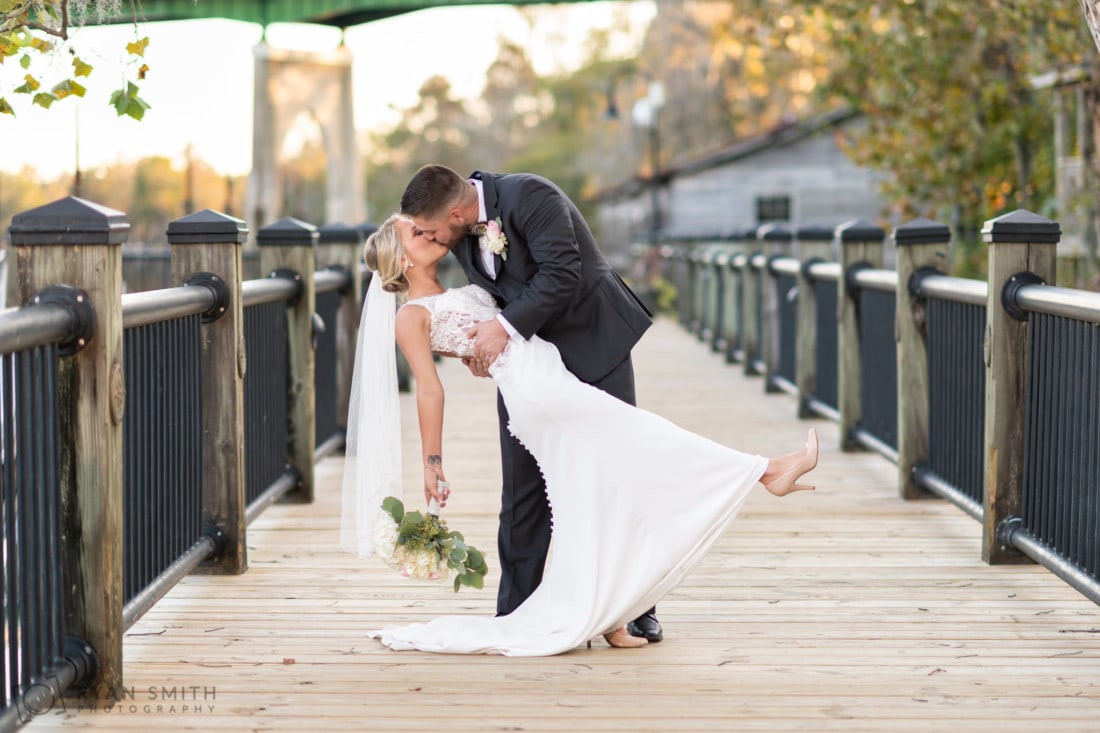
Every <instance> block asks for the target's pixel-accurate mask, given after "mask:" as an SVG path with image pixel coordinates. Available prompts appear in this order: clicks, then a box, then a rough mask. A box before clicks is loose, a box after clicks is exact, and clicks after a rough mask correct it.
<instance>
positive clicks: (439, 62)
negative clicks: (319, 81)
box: [0, 0, 655, 180]
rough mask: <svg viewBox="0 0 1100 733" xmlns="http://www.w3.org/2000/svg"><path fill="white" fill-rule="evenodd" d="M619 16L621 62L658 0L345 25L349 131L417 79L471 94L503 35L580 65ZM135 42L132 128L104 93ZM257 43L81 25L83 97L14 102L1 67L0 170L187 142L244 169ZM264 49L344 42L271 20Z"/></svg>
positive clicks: (167, 28) (69, 167) (379, 114)
mask: <svg viewBox="0 0 1100 733" xmlns="http://www.w3.org/2000/svg"><path fill="white" fill-rule="evenodd" d="M624 8H625V10H626V12H628V13H629V24H628V25H629V27H630V29H631V31H632V33H624V34H622V38H621V41H620V42H621V48H616V49H613V50H612V52H613V53H614V54H616V55H623V56H629V55H632V54H633V53H634V52H635V50H636V47H637V43H638V41H639V39H640V35H641V33H642V32H643V31H644V28H645V24H646V23H647V22H648V21H649V20H650V19H651V18H652V16H653V14H654V12H655V8H654V0H634V1H633V2H589V3H576V4H559V5H555V6H539V7H537V9H536V10H535V12H536V13H537V18H538V22H537V23H536V24H535V25H536V29H535V30H532V29H531V27H530V25H529V24H528V22H527V21H526V19H525V18H524V17H523V15H522V14H521V13H520V12H519V11H518V10H517V9H515V8H514V7H512V6H507V5H483V6H469V7H447V8H435V9H430V10H423V11H418V12H415V13H407V14H404V15H400V16H396V17H393V18H389V19H386V20H381V21H375V22H373V23H366V24H363V25H359V26H355V27H353V28H349V29H348V30H347V32H346V35H345V44H346V45H347V46H348V48H349V49H350V50H351V52H352V55H353V58H354V66H353V68H352V79H353V84H354V97H355V112H354V114H355V125H356V128H357V129H358V130H360V131H364V130H375V129H379V128H380V127H385V126H387V125H388V124H392V121H393V120H394V119H395V113H394V111H393V110H394V109H395V108H397V109H401V108H406V107H409V106H412V104H414V103H415V101H416V99H417V92H418V90H419V88H420V86H421V84H422V83H423V82H424V81H425V80H426V79H427V78H429V77H431V76H433V75H436V74H440V75H443V76H445V77H446V78H447V79H448V80H449V81H450V83H451V86H452V88H453V90H454V93H455V94H456V96H459V97H462V98H469V97H474V96H476V95H477V94H478V93H479V92H480V91H481V89H482V87H483V85H484V78H485V71H486V69H487V68H488V67H489V65H490V64H491V63H492V61H493V60H494V59H495V58H496V55H497V50H498V42H497V39H498V38H500V37H506V38H508V39H510V40H513V41H516V42H519V43H520V44H521V45H525V46H526V47H527V48H528V53H529V55H530V58H531V60H532V63H533V65H534V67H535V70H536V71H537V72H539V73H540V74H547V73H551V72H554V71H559V70H570V69H573V68H576V66H577V65H578V63H579V62H580V60H581V54H582V50H583V49H582V43H583V41H584V39H585V38H587V36H588V31H589V29H592V28H607V27H609V26H611V25H612V23H613V22H615V18H616V12H617V11H618V12H621V11H622V10H623V9H624ZM144 35H148V36H149V38H150V44H149V46H148V49H147V51H146V54H145V63H147V64H148V65H149V67H150V68H149V73H148V76H147V77H146V79H145V81H144V82H142V83H141V92H140V94H141V96H142V98H143V99H145V100H146V101H147V102H148V103H149V104H150V106H151V108H150V109H149V110H148V111H147V112H146V114H145V119H144V120H142V121H140V122H138V121H135V120H131V119H130V118H128V117H118V116H117V115H116V114H115V111H114V109H113V108H111V107H110V106H109V104H108V99H109V98H110V94H111V91H112V90H113V89H117V88H119V87H120V86H122V85H123V83H124V79H125V78H127V75H128V76H129V78H133V69H132V68H131V69H127V67H126V65H125V64H124V63H122V62H121V61H120V59H121V57H123V56H125V53H124V49H125V45H126V43H127V42H129V41H133V40H135V39H136V38H140V37H141V36H144ZM261 35H262V29H261V27H260V26H259V25H254V24H250V23H241V22H238V21H230V20H218V19H209V20H194V21H179V22H165V23H147V24H143V25H141V26H139V27H138V29H136V30H135V28H134V26H132V25H124V26H114V27H88V28H82V29H79V30H78V31H76V32H75V33H74V34H73V39H72V43H73V45H74V46H75V48H76V49H77V52H78V55H79V56H80V57H81V58H82V59H83V60H84V61H85V62H87V63H90V64H92V66H93V67H94V71H93V73H92V76H91V77H90V78H89V79H88V80H87V85H86V86H87V87H88V92H87V94H86V96H85V97H84V98H83V99H80V98H73V97H70V98H68V99H65V100H62V101H60V102H57V103H55V104H54V105H53V107H52V108H51V109H49V110H42V109H40V108H38V107H33V106H31V105H29V104H28V103H27V102H28V101H29V100H27V99H25V98H23V95H11V94H10V90H11V89H12V88H13V87H15V86H18V85H19V84H21V83H22V75H23V74H24V73H25V72H24V71H23V70H22V69H21V68H20V67H19V66H18V64H15V63H11V62H10V61H9V62H8V63H5V64H3V65H0V88H2V89H3V90H4V92H5V94H6V95H7V96H8V97H9V100H10V101H12V103H13V106H14V107H15V108H16V115H17V116H16V117H15V118H12V117H11V116H10V115H0V171H5V172H19V171H21V170H23V168H24V166H25V165H31V166H33V167H34V168H35V170H36V172H37V174H38V177H39V178H40V179H42V180H49V179H54V178H56V177H58V176H60V175H65V174H71V173H72V172H73V171H74V170H75V168H76V161H77V160H79V162H80V167H81V168H82V169H83V170H89V169H92V168H97V167H101V166H104V165H108V164H110V163H113V162H118V161H131V160H137V159H139V158H142V157H146V156H150V155H164V156H167V157H170V158H173V159H177V160H182V159H183V156H184V153H185V150H186V148H187V146H188V145H190V146H191V147H192V152H193V154H194V155H195V157H197V158H199V159H202V160H204V161H206V162H207V163H208V164H210V165H211V166H213V167H214V168H215V169H216V170H218V171H219V172H222V173H227V174H233V175H241V174H245V173H247V172H248V170H249V169H250V168H251V157H252V148H251V131H252V78H253V64H254V60H253V48H254V47H255V46H256V44H257V43H258V42H259V41H260V39H261ZM267 41H268V43H269V44H270V45H271V46H273V47H278V48H287V49H306V50H309V49H318V50H321V49H329V48H333V47H335V46H336V45H338V44H339V42H340V31H339V30H338V29H334V28H325V27H319V26H306V25H291V24H275V25H272V26H270V27H269V28H268V30H267ZM51 64H53V65H57V66H58V67H59V68H60V69H61V70H65V69H67V68H68V66H69V56H68V54H64V53H63V54H60V55H57V56H55V57H53V58H52V59H49V60H39V61H36V62H35V64H34V65H33V66H32V67H31V69H30V70H31V71H32V72H34V73H36V74H43V75H48V72H49V71H50V65H51ZM49 85H50V86H52V83H51V84H49Z"/></svg>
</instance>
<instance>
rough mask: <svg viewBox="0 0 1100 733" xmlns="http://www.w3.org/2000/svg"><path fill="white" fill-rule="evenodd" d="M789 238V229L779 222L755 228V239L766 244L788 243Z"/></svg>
mask: <svg viewBox="0 0 1100 733" xmlns="http://www.w3.org/2000/svg"><path fill="white" fill-rule="evenodd" d="M791 236H792V235H791V228H790V227H789V226H787V225H786V224H785V223H783V222H781V221H769V222H768V223H767V224H761V225H760V226H758V227H757V228H756V238H757V239H763V240H765V241H768V242H789V241H791Z"/></svg>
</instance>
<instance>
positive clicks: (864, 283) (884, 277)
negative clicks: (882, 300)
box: [852, 267, 898, 293]
mask: <svg viewBox="0 0 1100 733" xmlns="http://www.w3.org/2000/svg"><path fill="white" fill-rule="evenodd" d="M852 281H853V282H854V283H855V284H856V285H858V286H859V287H861V288H863V289H865V290H880V291H882V292H884V293H896V292H897V291H898V273H897V272H896V271H895V270H876V269H874V268H871V267H867V268H864V269H862V270H856V271H855V272H853V273H852Z"/></svg>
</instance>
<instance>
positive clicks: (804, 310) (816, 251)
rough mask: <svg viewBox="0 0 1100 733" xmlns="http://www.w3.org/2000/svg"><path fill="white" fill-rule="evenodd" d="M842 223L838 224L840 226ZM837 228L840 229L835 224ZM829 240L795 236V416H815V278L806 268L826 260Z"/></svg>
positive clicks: (830, 252) (827, 258)
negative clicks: (811, 400)
mask: <svg viewBox="0 0 1100 733" xmlns="http://www.w3.org/2000/svg"><path fill="white" fill-rule="evenodd" d="M843 226H845V225H843V224H842V225H841V227H843ZM836 231H837V232H839V231H840V228H839V227H838V228H837V230H836ZM832 240H833V237H832V236H830V237H829V238H828V239H822V238H821V237H807V238H805V239H803V238H801V237H800V238H799V239H798V259H799V261H800V262H801V263H802V267H800V268H799V270H798V300H797V301H796V304H795V305H796V309H795V313H796V314H797V315H796V319H795V320H796V322H797V324H798V325H797V326H796V327H795V328H796V331H795V333H797V334H798V339H797V341H796V342H795V344H796V345H795V362H794V364H795V366H794V370H795V378H794V383H795V386H796V387H797V388H798V416H799V417H800V418H808V417H814V412H813V410H811V409H810V405H809V401H810V398H811V397H813V396H814V392H815V391H816V389H817V298H816V297H815V295H814V287H815V286H814V281H813V280H811V279H810V275H809V271H808V268H809V266H810V265H811V264H813V263H814V262H826V261H828V260H829V259H830V256H831V255H832V251H831V250H832Z"/></svg>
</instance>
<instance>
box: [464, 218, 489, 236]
mask: <svg viewBox="0 0 1100 733" xmlns="http://www.w3.org/2000/svg"><path fill="white" fill-rule="evenodd" d="M487 231H489V225H488V223H487V222H484V221H479V222H478V223H476V224H471V225H470V229H469V232H470V234H472V235H474V236H475V237H480V236H482V235H483V234H485V232H487Z"/></svg>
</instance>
